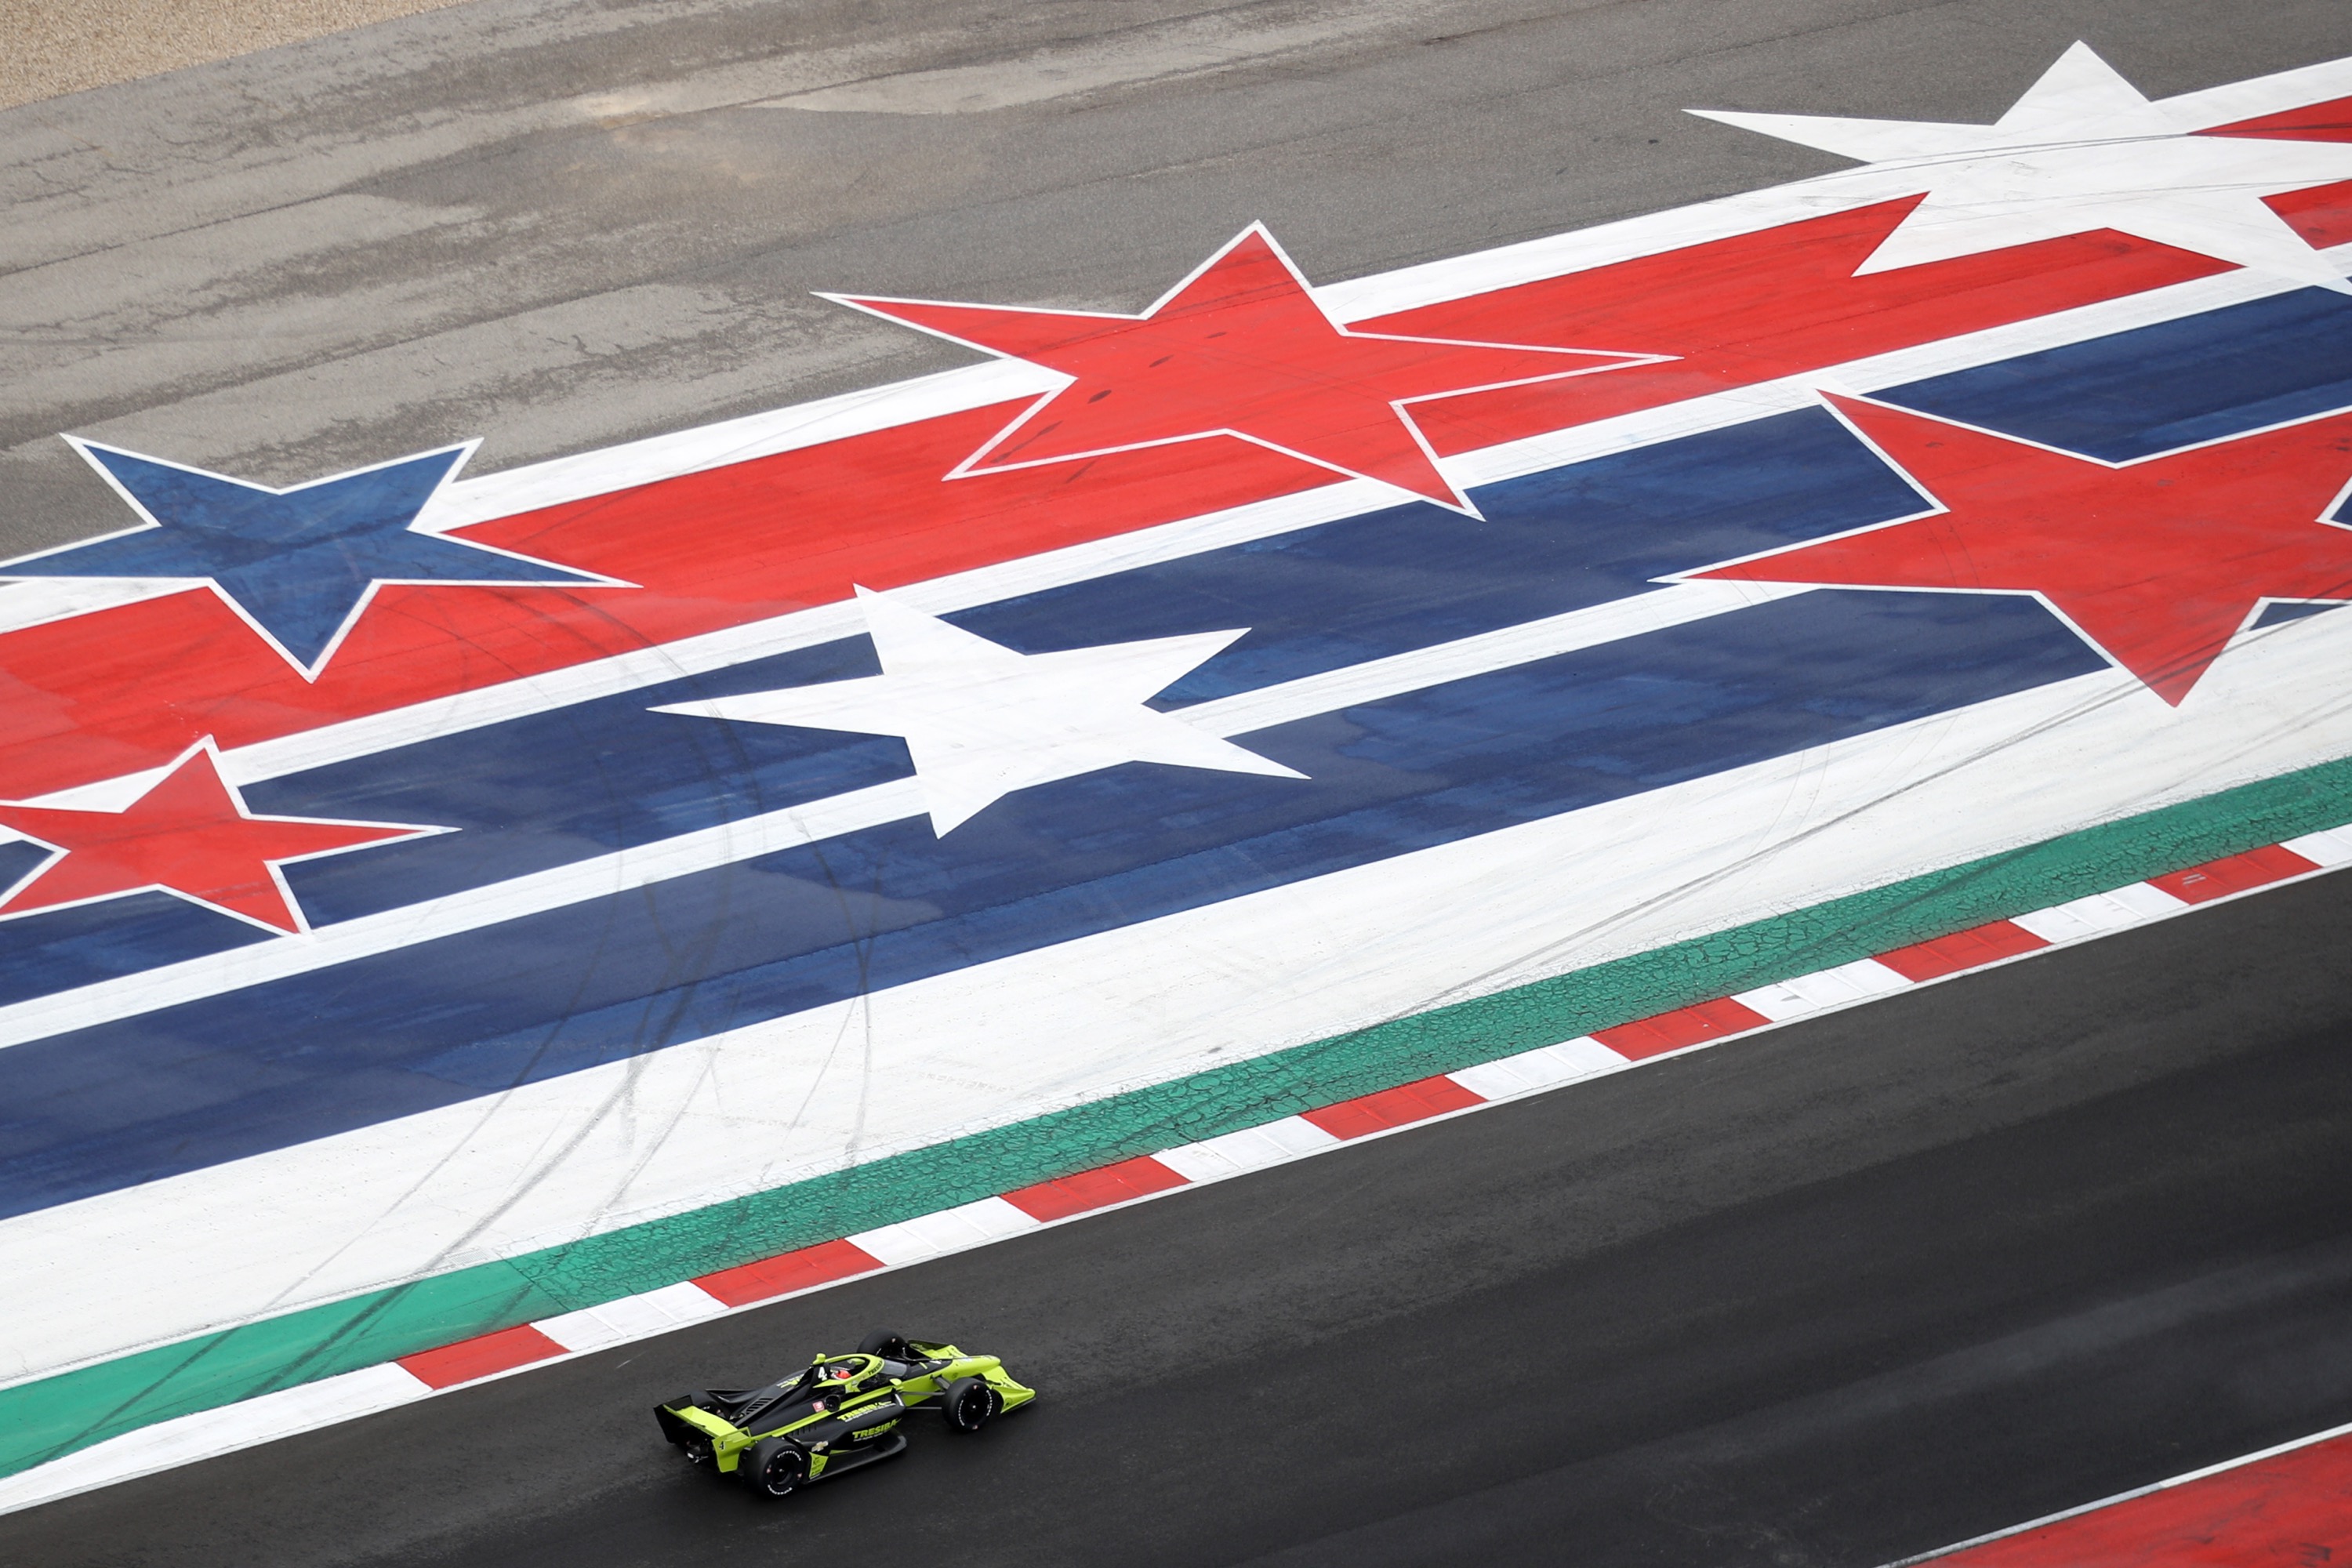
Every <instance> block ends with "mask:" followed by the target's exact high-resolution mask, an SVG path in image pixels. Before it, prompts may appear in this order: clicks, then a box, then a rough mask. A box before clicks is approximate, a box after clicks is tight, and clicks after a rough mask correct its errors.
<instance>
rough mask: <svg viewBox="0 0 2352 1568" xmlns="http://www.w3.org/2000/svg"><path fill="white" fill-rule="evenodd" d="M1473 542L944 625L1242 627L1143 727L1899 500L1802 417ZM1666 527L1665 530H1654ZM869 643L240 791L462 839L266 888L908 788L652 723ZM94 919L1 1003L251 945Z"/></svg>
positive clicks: (1377, 541)
mask: <svg viewBox="0 0 2352 1568" xmlns="http://www.w3.org/2000/svg"><path fill="white" fill-rule="evenodd" d="M1479 500H1480V502H1481V504H1482V506H1483V507H1484V508H1485V509H1486V510H1487V511H1488V514H1489V515H1488V517H1487V520H1486V521H1483V522H1480V521H1474V520H1471V519H1467V518H1464V517H1462V516H1460V515H1459V514H1457V513H1454V512H1450V511H1446V510H1443V509H1441V508H1437V507H1431V506H1423V505H1418V504H1416V505H1410V506H1402V507H1396V508H1393V509H1390V510H1383V511H1380V512H1375V513H1372V514H1370V515H1369V516H1364V517H1357V518H1350V519H1348V520H1345V521H1340V522H1336V523H1332V524H1328V525H1327V526H1324V527H1320V528H1314V529H1308V530H1305V531H1301V532H1298V533H1294V534H1288V535H1285V536H1283V537H1281V538H1278V539H1273V540H1267V541H1265V542H1260V543H1255V544H1248V545H1243V546H1239V547H1236V548H1234V549H1230V550H1219V551H1213V552H1208V553H1206V554H1202V555H1199V556H1194V557H1190V558H1187V559H1184V560H1181V561H1175V562H1170V563H1163V564H1160V565H1154V566H1150V567H1144V568H1140V569H1139V570H1136V571H1132V572H1126V573H1120V574H1116V575H1113V576H1109V577H1105V578H1099V579H1096V580H1094V581H1091V582H1087V583H1083V584H1076V585H1075V586H1071V587H1067V588H1062V589H1056V590H1054V591H1052V592H1049V593H1041V594H1034V595H1026V596H1024V597H1022V598H1018V599H1013V600H1008V601H1005V602H1003V603H1001V604H996V605H986V606H982V607H981V608H978V609H975V610H971V611H967V612H964V613H962V614H960V615H957V616H952V617H950V618H951V619H953V620H955V621H957V622H958V623H960V624H961V625H963V626H967V627H969V628H971V630H973V631H975V632H978V633H979V634H981V635H982V636H983V637H991V638H993V639H994V640H996V641H999V642H1002V643H1004V644H1006V645H1007V646H1010V647H1016V648H1019V649H1021V650H1022V651H1024V652H1032V653H1034V652H1040V651H1044V650H1045V649H1047V648H1054V647H1083V646H1087V645H1090V644H1097V643H1104V642H1115V641H1121V640H1126V639H1129V638H1139V637H1160V636H1168V635H1173V634H1176V633H1181V632H1198V631H1202V630H1206V629H1210V628H1222V627H1231V626H1248V627H1250V628H1252V629H1251V632H1250V635H1249V636H1248V637H1244V638H1243V639H1242V640H1241V641H1240V642H1239V643H1237V644H1235V645H1234V647H1232V648H1230V649H1228V650H1227V651H1226V652H1225V653H1224V654H1223V655H1221V656H1220V657H1219V658H1216V659H1214V660H1212V661H1211V662H1210V663H1209V664H1208V665H1206V666H1204V667H1203V668H1201V669H1200V670H1198V671H1195V672H1194V673H1193V674H1192V676H1191V677H1189V678H1187V679H1185V680H1184V681H1182V682H1181V683H1180V684H1179V685H1178V686H1176V687H1175V688H1173V689H1171V690H1170V691H1169V692H1168V693H1167V695H1166V699H1165V700H1164V701H1163V702H1162V704H1161V706H1175V705H1180V704H1181V703H1183V702H1187V701H1193V700H1202V699H1204V698H1210V697H1218V696H1223V695H1225V694H1227V693H1230V692H1234V691H1240V690H1245V689H1255V688H1256V687H1259V686H1264V685H1268V684H1272V683H1275V682H1278V681H1284V680H1290V679H1297V678H1298V677H1300V676H1303V675H1309V674H1314V673H1316V672H1318V671H1320V670H1324V669H1328V668H1335V667H1337V666H1340V665H1347V664H1353V663H1356V662H1358V661H1360V660H1362V659H1367V658H1379V657H1381V656H1382V655H1385V654H1391V653H1397V652H1401V651H1404V650H1407V649H1411V648H1415V647H1425V646H1428V645H1430V644H1432V643H1437V642H1443V641H1445V640H1447V639H1449V638H1453V637H1465V636H1469V635H1471V634H1473V633H1476V632H1483V631H1487V630H1491V629H1493V628H1495V627H1497V626H1511V625H1515V624H1517V623H1520V622H1523V621H1528V620H1533V619H1536V618H1538V617H1540V616H1550V615H1557V614H1559V613H1560V612H1561V611H1563V610H1570V609H1577V608H1581V607H1584V606H1586V605H1593V604H1599V603H1602V602H1604V601H1607V600H1610V599H1615V598H1620V597H1622V596H1624V595H1628V594H1634V593H1644V592H1652V591H1654V587H1653V584H1651V583H1650V582H1649V579H1650V578H1652V577H1654V576H1655V575H1657V574H1661V573H1664V572H1669V571H1673V570H1676V569H1678V568H1680V567H1684V566H1687V565H1690V564H1692V563H1693V559H1692V556H1691V554H1690V541H1691V538H1692V536H1693V535H1696V537H1697V540H1698V541H1699V548H1701V549H1702V550H1704V551H1706V552H1711V553H1709V554H1707V555H1706V556H1705V557H1703V558H1704V559H1719V558H1721V557H1725V556H1730V555H1738V554H1745V553H1748V552H1752V551H1757V550H1764V549H1769V548H1771V547H1773V546H1775V545H1779V544H1783V543H1786V542H1790V541H1791V540H1798V539H1806V538H1811V537H1812V536H1814V535H1816V534H1819V533H1822V532H1826V531H1835V530H1840V529H1845V528H1858V527H1862V526H1864V525H1865V524H1868V523H1871V522H1875V521H1882V520H1884V519H1885V518H1889V517H1895V516H1899V515H1900V514H1902V513H1903V512H1905V511H1907V510H1912V509H1913V508H1914V507H1915V506H1916V501H1915V500H1914V499H1913V495H1912V492H1911V490H1910V489H1909V488H1908V487H1907V486H1906V485H1904V484H1903V483H1902V481H1901V480H1899V479H1895V477H1894V476H1893V475H1892V474H1890V473H1888V472H1887V471H1886V469H1885V466H1884V465H1882V464H1881V463H1879V462H1878V461H1877V459H1876V458H1873V457H1872V456H1871V455H1870V454H1869V452H1868V451H1867V450H1865V449H1864V448H1863V447H1861V446H1859V445H1858V444H1857V443H1855V442H1854V441H1853V438H1852V437H1850V436H1848V435H1847V434H1846V433H1845V431H1844V430H1843V427H1842V426H1839V425H1838V424H1837V423H1836V422H1835V421H1834V420H1832V418H1830V417H1829V416H1827V415H1826V414H1824V413H1822V412H1819V411H1808V412H1805V413H1801V414H1794V415H1789V416H1782V417H1780V418H1777V419H1769V420H1763V421H1759V422H1758V423H1757V424H1754V425H1750V426H1742V427H1740V428H1738V429H1733V430H1727V431H1722V432H1717V433H1716V434H1713V435H1709V436H1706V437H1696V438H1694V439H1692V440H1690V441H1685V442H1678V443H1675V444H1674V445H1673V446H1671V447H1653V448H1648V449H1645V450H1643V451H1640V452H1634V453H1628V454H1625V455H1623V456H1622V457H1618V458H1609V459H1606V460H1603V461H1601V462H1596V463H1588V464H1583V465H1580V466H1578V467H1575V468H1564V469H1559V470H1556V471H1554V472H1551V473H1546V474H1539V475H1536V476H1533V477H1531V478H1528V479H1517V480H1513V481H1510V482H1509V483H1507V484H1501V485H1496V486H1493V487H1491V488H1489V489H1484V490H1481V491H1480V492H1479ZM1662 516H1663V517H1671V518H1674V519H1675V520H1676V522H1677V527H1678V529H1679V530H1685V531H1677V532H1667V531H1662V530H1660V528H1659V527H1658V524H1657V520H1658V519H1659V518H1660V517H1662ZM876 668H877V667H876V665H875V663H874V656H873V650H872V647H871V646H870V645H869V644H868V643H867V642H866V639H865V638H863V637H855V638H850V639H847V640H845V641H842V642H838V643H835V644H831V645H828V646H826V647H818V648H812V649H807V650H804V651H801V652H795V653H792V654H787V655H783V656H780V657H778V658H768V659H761V660H759V661H757V662H755V663H751V664H744V665H738V666H734V667H732V668H728V669H726V670H723V671H719V672H717V673H715V674H710V675H705V676H702V677H698V678H697V679H690V680H683V681H677V682H672V683H669V684H667V685H663V686H658V687H654V688H650V689H640V690H634V691H628V692H625V693H622V694H620V695H618V696H615V697H611V698H607V699H604V700H599V701H594V702H585V703H580V704H577V705H575V706H572V707H569V708H564V709H560V710H554V711H551V712H548V713H542V714H538V715H534V716H532V717H530V718H526V719H520V720H515V721H510V722H508V723H503V724H499V725H495V726H490V727H487V728H484V729H480V730H473V731H465V732H463V733H459V734H455V735H450V736H447V737H446V738H444V739H441V740H438V741H432V742H424V743H421V744H417V745H412V746H406V747H402V748H400V749H398V750H395V751H390V752H380V753H377V754H375V755H372V756H367V757H361V758H356V759H353V760H352V761H350V762H347V763H339V764H336V765H334V766H332V767H327V768H320V769H316V770H313V771H310V772H307V773H299V774H292V775H289V776H287V777H284V778H278V779H272V780H268V781H265V782H263V783H259V784H254V785H252V786H250V787H248V788H247V790H246V792H245V795H246V799H247V803H248V804H249V805H251V807H252V808H253V809H254V810H256V811H259V812H266V813H272V814H278V815H283V816H328V817H343V818H358V819H361V820H365V821H374V822H410V823H417V824H428V825H432V826H444V827H456V828H458V829H461V831H459V832H457V833H451V834H446V835H442V836H439V837H430V838H422V839H414V840H410V841H408V842H405V843H402V844H396V845H387V846H382V847H373V848H369V849H365V850H362V851H360V852H357V853H355V854H350V855H342V856H336V857H332V858H326V859H321V860H314V861H309V862H304V863H300V864H297V865H293V866H289V867H288V868H286V878H287V884H288V886H289V888H291V889H293V891H294V894H295V896H296V897H297V898H298V899H299V900H301V904H302V908H303V910H304V912H305V913H306V914H307V915H308V916H309V918H310V921H311V923H312V924H313V925H314V926H326V925H331V924H333V923H334V922H336V921H347V920H352V919H355V918H357V917H359V916H362V915H366V914H373V913H375V912H377V911H379V910H386V909H394V908H398V907H400V906H402V905H405V904H411V903H415V902H419V901H421V900H425V899H428V898H434V897H436V896H439V895H441V894H444V893H449V892H455V891H459V890H462V889H467V888H473V887H480V886H482V885H484V884H486V883H489V882H494V881H499V880H502V879H507V878H510V877H518V876H522V875H525V874H527V873H529V872H532V871H537V870H541V869H543V868H547V867H551V866H557V865H563V864H567V863H570V862H572V861H576V860H581V859H586V858H593V857H594V856H598V855H604V854H607V853H610V852H611V851H613V850H614V849H618V848H622V847H627V846H631V845H636V844H644V843H649V842H652V841H655V840H657V839H662V838H667V837H672V836H674V835H677V834H680V833H687V832H691V831H693V830H695V829H698V828H701V827H706V826H712V825H714V824H718V823H721V822H728V821H736V820H740V819H741V818H743V817H745V816H754V815H757V814H759V813H761V812H768V811H775V810H780V809H782V808H783V807H785V806H789V805H799V804H801V803H802V802H804V801H809V800H815V799H820V798H823V797H824V796H826V795H835V794H839V793H841V792H844V791H846V790H852V789H857V788H861V787H863V786H866V785H868V784H879V783H882V782H884V781H886V780H888V779H892V778H898V777H903V776H905V775H906V774H907V773H908V772H909V771H910V770H909V765H908V759H907V752H906V748H905V746H904V745H903V744H902V743H901V742H898V741H897V740H895V739H890V738H887V737H885V738H873V737H853V736H845V735H839V734H832V733H825V732H819V731H804V730H790V729H781V728H777V727H773V726H764V725H732V724H719V723H714V722H712V721H709V720H707V719H693V718H685V717H681V716H678V715H676V714H664V713H655V712H652V711H649V710H650V709H652V708H654V707H656V706H658V705H661V704H665V703H671V702H682V701H689V700H695V699H698V698H703V697H711V696H719V695H725V694H732V693H735V692H741V691H758V690H763V689H770V688H773V687H778V686H793V685H802V684H806V683H809V682H814V681H823V680H837V679H845V678H847V677H851V676H857V675H869V674H872V673H874V671H875V669H876ZM149 902H150V904H151V907H150V908H149V909H147V910H144V911H142V921H141V922H139V923H137V924H126V925H125V926H124V927H122V929H121V939H122V940H121V942H119V943H110V941H109V928H108V926H107V924H106V919H107V916H106V914H105V913H104V912H99V913H97V914H96V916H95V918H93V917H92V915H91V914H90V913H89V912H87V911H77V912H76V913H75V914H73V915H72V916H70V917H68V916H66V915H42V916H33V917H29V918H26V919H22V920H18V921H8V922H0V1001H11V1000H16V999H17V998H19V997H23V996H27V995H37V994H47V993H49V992H53V991H58V990H63V989H66V988H68V986H72V985H78V984H88V983H89V981H90V980H92V979H100V978H105V977H107V976H108V975H110V974H116V973H132V972H134V971H136V970H139V969H143V968H146V967H149V966H150V965H152V964H155V963H168V962H171V961H172V960H173V959H175V958H181V957H187V956H194V955H195V954H197V953H201V952H208V951H216V950H218V949H220V948H225V947H228V946H235V945H243V944H244V943H245V942H249V941H253V940H259V939H261V938H262V933H260V932H259V931H256V930H254V928H252V927H250V926H247V925H244V924H242V923H241V922H238V921H231V920H228V919H226V918H225V917H223V916H220V915H216V914H212V913H209V912H207V911H205V910H198V909H195V908H194V907H193V906H190V905H187V904H185V903H183V902H182V901H180V900H174V899H169V898H166V897H163V896H162V895H157V896H155V897H154V898H153V899H152V900H149Z"/></svg>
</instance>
